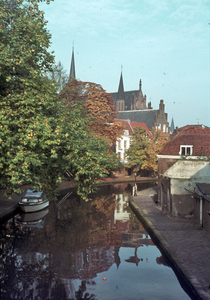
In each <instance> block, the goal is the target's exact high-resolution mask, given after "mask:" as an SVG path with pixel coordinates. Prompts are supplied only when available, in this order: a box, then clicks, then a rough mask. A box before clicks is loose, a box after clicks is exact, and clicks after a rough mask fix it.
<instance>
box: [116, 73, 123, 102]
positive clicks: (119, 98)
mask: <svg viewBox="0 0 210 300" xmlns="http://www.w3.org/2000/svg"><path fill="white" fill-rule="evenodd" d="M117 99H118V100H125V93H124V85H123V76H122V70H121V76H120V83H119V88H118V93H117Z"/></svg>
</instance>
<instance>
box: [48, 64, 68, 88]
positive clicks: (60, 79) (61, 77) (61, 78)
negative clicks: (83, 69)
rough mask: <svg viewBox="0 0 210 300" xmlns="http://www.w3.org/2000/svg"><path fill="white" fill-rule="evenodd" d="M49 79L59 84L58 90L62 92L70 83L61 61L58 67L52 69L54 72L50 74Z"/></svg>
mask: <svg viewBox="0 0 210 300" xmlns="http://www.w3.org/2000/svg"><path fill="white" fill-rule="evenodd" d="M48 76H49V78H50V79H51V80H53V81H55V83H56V84H57V86H58V88H57V91H58V92H60V91H61V90H62V89H63V88H64V86H65V84H66V83H67V82H68V76H67V73H66V70H65V69H64V67H63V65H62V64H61V62H60V61H59V62H58V63H57V65H55V66H54V67H53V68H52V72H50V73H49V75H48Z"/></svg>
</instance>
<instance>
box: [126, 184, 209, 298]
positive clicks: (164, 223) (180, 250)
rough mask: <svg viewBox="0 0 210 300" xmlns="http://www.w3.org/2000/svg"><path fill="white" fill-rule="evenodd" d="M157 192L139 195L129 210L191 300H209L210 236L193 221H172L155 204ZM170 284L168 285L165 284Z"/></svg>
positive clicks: (151, 189) (151, 190) (131, 200)
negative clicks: (166, 261)
mask: <svg viewBox="0 0 210 300" xmlns="http://www.w3.org/2000/svg"><path fill="white" fill-rule="evenodd" d="M155 195H156V188H149V189H147V190H144V191H140V192H138V195H137V196H132V197H131V198H130V206H131V208H132V210H133V211H134V213H135V214H136V216H137V217H138V218H139V220H140V221H141V223H142V224H143V226H144V227H145V229H146V230H147V232H148V233H149V235H150V236H151V238H152V240H153V242H154V243H155V244H156V246H157V247H158V248H159V249H160V251H161V252H162V254H163V256H164V257H166V259H167V260H168V261H169V263H170V265H171V266H172V268H173V270H174V272H175V274H176V275H177V278H178V279H179V280H180V284H181V285H182V287H183V289H184V290H185V291H186V292H187V293H188V294H189V295H190V297H192V299H198V300H201V299H202V300H209V299H210V290H209V288H210V271H209V270H210V260H209V249H210V235H209V233H208V232H206V231H205V230H198V229H199V228H198V226H197V225H196V224H195V221H194V220H192V219H187V220H186V219H178V218H172V217H170V216H168V215H167V214H164V213H163V212H162V211H161V210H160V208H159V207H158V206H157V205H156V204H155V202H154V198H155ZM166 284H167V283H166Z"/></svg>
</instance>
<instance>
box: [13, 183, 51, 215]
mask: <svg viewBox="0 0 210 300" xmlns="http://www.w3.org/2000/svg"><path fill="white" fill-rule="evenodd" d="M48 205H49V201H48V200H47V199H46V196H45V195H43V192H34V191H33V190H30V189H28V190H27V192H26V194H25V197H24V198H22V199H21V201H20V202H19V207H20V209H21V210H22V211H24V212H26V213H28V212H36V211H39V210H42V209H44V208H45V207H47V206H48Z"/></svg>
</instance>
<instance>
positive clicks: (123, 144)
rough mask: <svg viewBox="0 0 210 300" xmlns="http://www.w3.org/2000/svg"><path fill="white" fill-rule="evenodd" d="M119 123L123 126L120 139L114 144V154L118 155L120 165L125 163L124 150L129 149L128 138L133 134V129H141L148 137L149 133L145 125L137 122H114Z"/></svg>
mask: <svg viewBox="0 0 210 300" xmlns="http://www.w3.org/2000/svg"><path fill="white" fill-rule="evenodd" d="M116 121H118V122H119V121H120V122H121V123H122V124H123V127H124V132H123V135H122V137H121V138H119V139H118V140H117V142H116V153H117V154H118V156H119V158H120V161H121V162H122V163H126V162H127V159H126V155H125V153H126V150H127V149H129V148H130V138H131V136H132V134H133V132H134V127H142V128H144V129H145V130H146V132H147V134H148V135H150V131H149V129H148V127H147V125H146V124H145V123H139V122H131V121H130V120H129V119H127V120H119V119H118V120H116Z"/></svg>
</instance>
